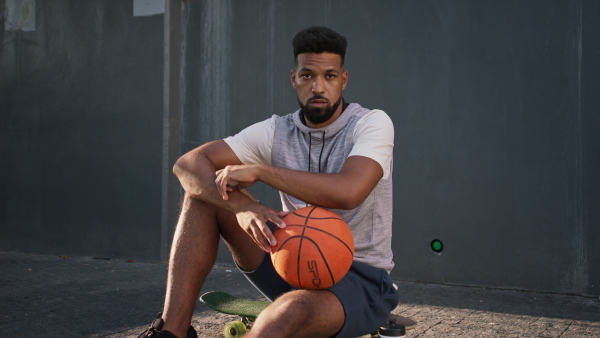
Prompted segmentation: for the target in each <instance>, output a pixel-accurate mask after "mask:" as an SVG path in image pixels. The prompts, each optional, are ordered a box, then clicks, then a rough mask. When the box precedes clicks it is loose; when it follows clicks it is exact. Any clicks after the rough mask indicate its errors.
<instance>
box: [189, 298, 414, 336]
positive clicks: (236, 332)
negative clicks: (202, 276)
mask: <svg viewBox="0 0 600 338" xmlns="http://www.w3.org/2000/svg"><path fill="white" fill-rule="evenodd" d="M200 301H201V302H202V303H203V304H204V305H206V306H208V307H209V308H211V309H213V310H215V311H218V312H221V313H225V314H229V315H235V316H239V317H240V319H239V320H236V321H232V322H229V323H227V324H226V325H225V328H224V329H223V335H224V336H225V338H239V337H243V336H244V335H245V334H246V332H248V330H250V329H251V328H252V324H254V320H256V317H258V315H259V314H260V313H261V312H262V310H264V309H265V308H266V307H267V306H269V305H270V304H271V302H269V301H262V300H249V299H242V298H238V297H235V296H232V295H230V294H228V293H225V292H221V291H213V292H207V293H205V294H203V295H202V296H200ZM389 320H390V321H392V320H394V321H395V322H396V323H397V324H402V325H404V326H405V327H406V329H407V330H410V329H414V328H415V326H416V325H417V322H415V321H414V320H412V319H410V318H407V317H402V316H399V315H395V314H391V315H390V318H389ZM371 337H372V338H375V337H379V334H378V333H377V332H374V333H372V334H371Z"/></svg>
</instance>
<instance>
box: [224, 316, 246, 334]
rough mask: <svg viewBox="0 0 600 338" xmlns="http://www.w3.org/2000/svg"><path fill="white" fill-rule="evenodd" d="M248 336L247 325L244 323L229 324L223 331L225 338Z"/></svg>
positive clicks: (237, 321)
mask: <svg viewBox="0 0 600 338" xmlns="http://www.w3.org/2000/svg"><path fill="white" fill-rule="evenodd" d="M245 334H246V324H244V323H243V322H242V321H239V320H236V321H234V322H231V323H228V324H227V325H225V328H224V329H223V335H224V336H225V338H239V337H243V336H244V335H245Z"/></svg>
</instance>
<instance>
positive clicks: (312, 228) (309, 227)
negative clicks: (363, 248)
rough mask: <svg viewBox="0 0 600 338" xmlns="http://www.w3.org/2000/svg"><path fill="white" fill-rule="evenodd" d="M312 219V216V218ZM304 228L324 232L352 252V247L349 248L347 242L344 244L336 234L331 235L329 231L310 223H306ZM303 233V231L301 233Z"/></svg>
mask: <svg viewBox="0 0 600 338" xmlns="http://www.w3.org/2000/svg"><path fill="white" fill-rule="evenodd" d="M313 219H314V218H313ZM306 228H308V229H311V230H314V231H320V232H322V233H324V234H327V235H329V236H331V237H333V238H334V239H337V240H338V241H339V242H341V243H342V244H344V246H346V248H347V249H348V251H350V252H351V253H352V249H350V247H349V246H348V244H346V242H344V241H343V240H342V239H341V238H339V237H338V236H335V235H332V234H331V233H329V232H327V231H325V230H323V229H319V228H315V227H311V226H310V225H307V226H306ZM303 234H304V233H303Z"/></svg>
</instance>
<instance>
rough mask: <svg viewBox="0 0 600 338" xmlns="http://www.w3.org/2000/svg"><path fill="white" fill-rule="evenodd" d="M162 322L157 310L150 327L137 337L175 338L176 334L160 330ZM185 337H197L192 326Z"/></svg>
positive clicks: (160, 313)
mask: <svg viewBox="0 0 600 338" xmlns="http://www.w3.org/2000/svg"><path fill="white" fill-rule="evenodd" d="M164 324H165V321H164V320H163V319H162V312H159V313H158V314H157V315H156V319H155V320H154V321H153V322H152V324H151V325H150V327H149V328H148V329H147V330H146V331H144V332H142V334H141V335H139V336H138V338H177V336H176V335H174V334H172V333H171V332H169V331H166V330H165V331H161V329H162V327H163V325H164ZM186 338H198V334H197V333H196V330H194V328H193V327H192V326H190V328H189V329H188V332H187V336H186Z"/></svg>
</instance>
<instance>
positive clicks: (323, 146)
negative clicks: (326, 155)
mask: <svg viewBox="0 0 600 338" xmlns="http://www.w3.org/2000/svg"><path fill="white" fill-rule="evenodd" d="M322 141H323V144H321V153H320V154H319V172H321V157H322V156H323V149H325V131H324V130H323V140H322Z"/></svg>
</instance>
